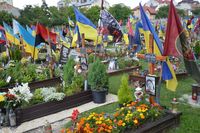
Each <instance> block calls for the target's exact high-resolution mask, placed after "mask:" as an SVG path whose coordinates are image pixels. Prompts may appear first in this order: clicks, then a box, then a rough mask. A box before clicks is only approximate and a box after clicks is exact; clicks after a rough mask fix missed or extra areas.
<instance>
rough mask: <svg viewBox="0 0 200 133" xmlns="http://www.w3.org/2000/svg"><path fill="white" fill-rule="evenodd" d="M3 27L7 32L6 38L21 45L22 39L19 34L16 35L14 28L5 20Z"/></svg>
mask: <svg viewBox="0 0 200 133" xmlns="http://www.w3.org/2000/svg"><path fill="white" fill-rule="evenodd" d="M3 27H4V30H5V33H6V39H7V41H9V42H11V43H13V44H15V45H18V46H19V45H20V39H19V36H18V35H14V33H13V30H12V28H11V27H10V26H9V25H8V24H6V23H5V22H3Z"/></svg>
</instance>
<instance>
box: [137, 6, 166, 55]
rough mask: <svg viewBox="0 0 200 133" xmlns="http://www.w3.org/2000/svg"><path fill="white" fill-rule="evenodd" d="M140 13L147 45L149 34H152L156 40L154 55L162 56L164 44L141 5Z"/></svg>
mask: <svg viewBox="0 0 200 133" xmlns="http://www.w3.org/2000/svg"><path fill="white" fill-rule="evenodd" d="M140 13H141V20H142V25H143V30H144V36H145V39H146V40H145V43H146V45H148V44H149V34H152V35H153V38H154V40H155V43H154V54H156V55H162V52H163V48H162V43H161V41H160V39H159V37H158V35H157V33H156V31H155V29H154V27H153V26H152V24H151V22H150V20H149V18H148V17H147V15H146V13H145V11H144V9H143V7H142V5H141V4H140ZM147 51H148V46H147Z"/></svg>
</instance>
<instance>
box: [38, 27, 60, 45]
mask: <svg viewBox="0 0 200 133" xmlns="http://www.w3.org/2000/svg"><path fill="white" fill-rule="evenodd" d="M49 41H50V42H51V43H53V44H56V41H57V34H56V33H53V32H50V31H49V30H48V29H47V28H46V27H44V26H43V25H42V24H39V23H38V24H37V26H36V38H35V46H36V47H37V46H38V45H40V43H48V42H49Z"/></svg>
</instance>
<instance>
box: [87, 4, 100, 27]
mask: <svg viewBox="0 0 200 133" xmlns="http://www.w3.org/2000/svg"><path fill="white" fill-rule="evenodd" d="M85 15H86V17H87V18H89V19H90V20H91V21H92V22H93V23H94V24H95V25H97V24H98V20H99V15H100V7H99V6H93V7H91V8H89V9H88V10H86V12H85Z"/></svg>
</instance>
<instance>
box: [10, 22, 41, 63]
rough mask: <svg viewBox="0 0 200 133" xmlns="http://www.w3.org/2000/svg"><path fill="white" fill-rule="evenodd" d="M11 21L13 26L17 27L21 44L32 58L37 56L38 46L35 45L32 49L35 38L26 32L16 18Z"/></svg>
mask: <svg viewBox="0 0 200 133" xmlns="http://www.w3.org/2000/svg"><path fill="white" fill-rule="evenodd" d="M14 21H15V22H14V23H13V24H14V25H15V27H16V28H17V29H18V31H19V34H20V35H21V36H22V38H23V46H24V49H25V51H26V52H27V53H30V54H31V56H32V57H33V58H34V59H37V58H38V48H37V47H36V48H35V50H34V45H35V38H34V37H33V36H32V35H31V34H30V33H29V32H28V31H26V29H25V28H24V27H23V26H21V25H20V24H19V23H18V22H17V21H16V20H14Z"/></svg>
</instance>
